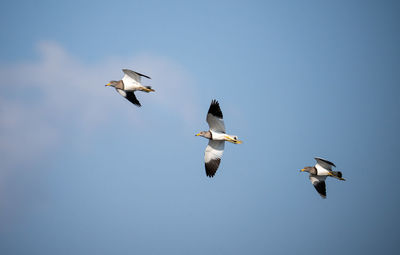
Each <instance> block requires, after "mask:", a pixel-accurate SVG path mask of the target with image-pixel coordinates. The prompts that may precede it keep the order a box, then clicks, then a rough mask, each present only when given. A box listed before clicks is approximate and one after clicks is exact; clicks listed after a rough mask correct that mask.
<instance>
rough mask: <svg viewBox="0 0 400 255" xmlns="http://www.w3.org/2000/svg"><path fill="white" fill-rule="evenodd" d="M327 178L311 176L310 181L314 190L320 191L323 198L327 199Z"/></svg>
mask: <svg viewBox="0 0 400 255" xmlns="http://www.w3.org/2000/svg"><path fill="white" fill-rule="evenodd" d="M325 179H326V176H318V175H314V174H310V181H311V183H312V185H314V188H315V189H316V190H317V191H318V193H319V194H320V195H321V197H322V198H326V186H325Z"/></svg>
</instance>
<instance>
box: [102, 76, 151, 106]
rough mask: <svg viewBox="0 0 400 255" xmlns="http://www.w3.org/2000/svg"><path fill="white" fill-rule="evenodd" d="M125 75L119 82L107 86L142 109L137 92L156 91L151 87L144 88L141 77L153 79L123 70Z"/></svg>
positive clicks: (111, 82) (112, 82)
mask: <svg viewBox="0 0 400 255" xmlns="http://www.w3.org/2000/svg"><path fill="white" fill-rule="evenodd" d="M122 71H123V72H124V73H125V75H124V77H122V80H119V81H110V82H109V83H107V84H106V86H110V87H114V88H115V89H116V90H117V92H118V93H119V94H120V95H121V96H123V97H125V98H126V99H127V100H129V101H130V102H131V103H132V104H134V105H136V106H138V107H140V106H142V105H141V104H140V102H139V100H137V98H136V95H135V93H134V92H135V91H137V90H139V91H144V92H147V93H149V92H154V91H155V90H154V89H152V88H151V87H150V86H143V85H142V84H141V83H140V82H141V76H143V77H146V78H148V79H151V78H150V77H149V76H147V75H144V74H141V73H138V72H135V71H132V70H129V69H122Z"/></svg>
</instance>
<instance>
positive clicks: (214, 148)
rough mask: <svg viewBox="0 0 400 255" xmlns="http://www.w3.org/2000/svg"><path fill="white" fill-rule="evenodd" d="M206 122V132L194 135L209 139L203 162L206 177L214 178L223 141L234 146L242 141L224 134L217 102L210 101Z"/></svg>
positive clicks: (223, 145) (223, 125) (223, 144)
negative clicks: (207, 126) (207, 128)
mask: <svg viewBox="0 0 400 255" xmlns="http://www.w3.org/2000/svg"><path fill="white" fill-rule="evenodd" d="M206 120H207V123H208V125H209V127H210V129H209V130H208V131H201V132H199V133H198V134H196V136H202V137H205V138H207V139H209V142H208V145H207V147H206V151H205V153H204V162H205V168H206V175H207V176H208V177H214V175H215V173H216V172H217V169H218V167H219V164H220V162H221V157H222V154H223V153H224V147H225V141H227V142H231V143H234V144H240V143H242V141H239V140H238V137H237V136H234V135H228V134H226V133H225V124H224V120H223V116H222V111H221V108H220V107H219V103H218V101H217V100H212V101H211V105H210V109H209V110H208V113H207V119H206Z"/></svg>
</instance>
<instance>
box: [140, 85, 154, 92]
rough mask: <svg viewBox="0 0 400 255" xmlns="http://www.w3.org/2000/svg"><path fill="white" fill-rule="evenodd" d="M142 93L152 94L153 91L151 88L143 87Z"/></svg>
mask: <svg viewBox="0 0 400 255" xmlns="http://www.w3.org/2000/svg"><path fill="white" fill-rule="evenodd" d="M143 91H145V92H147V93H148V92H154V91H155V90H154V89H152V88H151V86H144V88H143Z"/></svg>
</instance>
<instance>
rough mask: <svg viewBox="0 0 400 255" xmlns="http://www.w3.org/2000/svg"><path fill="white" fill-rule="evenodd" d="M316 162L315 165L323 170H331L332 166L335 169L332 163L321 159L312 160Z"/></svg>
mask: <svg viewBox="0 0 400 255" xmlns="http://www.w3.org/2000/svg"><path fill="white" fill-rule="evenodd" d="M314 159H315V160H316V161H317V164H318V165H320V166H322V167H323V168H325V169H328V170H332V166H334V167H336V166H335V164H333V163H332V162H330V161H328V160H326V159H323V158H314Z"/></svg>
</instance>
